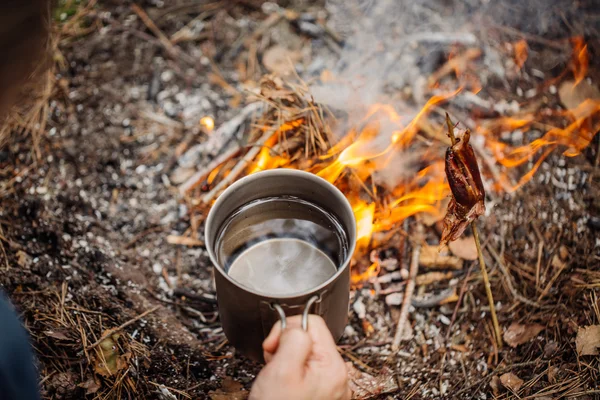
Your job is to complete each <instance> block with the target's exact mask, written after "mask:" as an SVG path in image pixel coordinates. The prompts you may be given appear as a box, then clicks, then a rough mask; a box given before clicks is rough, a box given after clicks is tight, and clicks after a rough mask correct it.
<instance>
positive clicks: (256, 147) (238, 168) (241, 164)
mask: <svg viewBox="0 0 600 400" xmlns="http://www.w3.org/2000/svg"><path fill="white" fill-rule="evenodd" d="M279 127H280V124H278V125H276V126H274V127H272V128H271V129H269V130H267V131H266V132H265V133H263V135H262V136H261V137H260V138H259V139H258V140H257V141H256V142H255V143H253V144H252V146H253V147H252V148H251V149H250V150H249V151H248V152H247V153H246V155H245V156H244V157H243V158H242V159H241V160H240V161H238V163H237V164H236V165H235V167H233V169H232V170H231V171H230V172H229V175H227V176H226V177H225V178H223V179H222V180H221V182H219V183H218V184H217V185H216V186H215V187H214V188H213V189H212V190H211V191H210V192H208V193H206V195H204V197H203V198H202V202H204V203H205V204H208V203H210V202H211V201H212V200H213V199H214V198H215V196H217V194H219V192H221V190H223V189H224V188H225V187H226V186H227V185H230V184H231V183H232V182H233V181H234V180H235V179H236V178H237V177H238V175H239V174H241V173H242V171H243V170H244V168H246V166H247V165H248V164H249V163H250V161H252V160H253V159H254V157H256V156H257V155H258V153H259V152H260V150H261V148H262V146H263V145H264V144H265V142H266V141H267V140H269V138H270V137H271V136H273V135H274V134H275V133H276V132H277V130H278V129H279Z"/></svg>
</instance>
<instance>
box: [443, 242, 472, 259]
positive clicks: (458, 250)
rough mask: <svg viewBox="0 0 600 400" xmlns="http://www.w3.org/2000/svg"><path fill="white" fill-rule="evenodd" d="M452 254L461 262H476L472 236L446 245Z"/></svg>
mask: <svg viewBox="0 0 600 400" xmlns="http://www.w3.org/2000/svg"><path fill="white" fill-rule="evenodd" d="M448 247H449V248H450V251H451V252H452V254H454V255H455V256H457V257H460V258H462V259H463V260H468V261H473V260H477V245H476V244H475V239H474V238H473V236H465V237H460V238H458V239H456V240H454V241H452V242H449V243H448Z"/></svg>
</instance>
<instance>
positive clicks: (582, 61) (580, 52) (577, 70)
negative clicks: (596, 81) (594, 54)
mask: <svg viewBox="0 0 600 400" xmlns="http://www.w3.org/2000/svg"><path fill="white" fill-rule="evenodd" d="M571 43H572V44H573V57H572V58H573V61H572V68H573V77H574V78H575V85H577V84H578V83H579V82H581V81H582V80H583V79H584V78H585V77H586V75H587V71H588V67H589V58H588V52H587V44H585V42H584V40H583V38H582V37H581V36H578V37H575V38H573V39H572V40H571Z"/></svg>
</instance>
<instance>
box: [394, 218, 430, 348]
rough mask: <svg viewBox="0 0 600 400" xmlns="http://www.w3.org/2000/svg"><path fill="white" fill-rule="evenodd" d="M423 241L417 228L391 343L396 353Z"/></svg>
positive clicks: (420, 230) (413, 286)
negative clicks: (406, 280)
mask: <svg viewBox="0 0 600 400" xmlns="http://www.w3.org/2000/svg"><path fill="white" fill-rule="evenodd" d="M422 239H423V226H422V225H420V224H419V225H418V226H417V238H416V240H415V247H414V248H413V252H412V257H411V260H410V271H409V275H408V282H407V284H406V291H405V292H404V300H403V301H402V308H401V309H400V317H399V318H398V325H396V334H395V335H394V341H393V342H392V350H393V351H398V349H399V348H400V342H401V341H402V335H403V333H404V325H405V324H406V320H407V319H408V307H409V305H410V303H411V299H412V295H413V292H414V290H415V278H416V276H417V272H418V270H419V255H420V252H421V241H422Z"/></svg>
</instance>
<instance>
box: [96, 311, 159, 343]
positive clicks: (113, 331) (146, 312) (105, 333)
mask: <svg viewBox="0 0 600 400" xmlns="http://www.w3.org/2000/svg"><path fill="white" fill-rule="evenodd" d="M159 308H160V306H156V307H154V308H151V309H149V310H147V311H144V312H143V313H141V314H140V315H138V316H137V317H135V318H133V319H130V320H129V321H127V322H125V323H124V324H122V325H120V326H118V327H116V328H111V329H108V330H107V331H105V332H104V333H103V334H102V336H100V339H98V340H96V341H95V342H94V343H93V344H91V345H89V346H88V347H86V348H85V350H86V351H90V350H93V349H94V348H96V347H97V346H98V345H99V344H100V343H102V342H103V341H104V340H106V339H107V338H108V337H110V336H112V335H114V334H115V333H117V332H119V331H121V330H123V329H125V328H127V327H128V326H129V325H131V324H134V323H136V322H137V321H139V320H140V319H142V318H144V317H145V316H146V315H148V314H152V313H153V312H154V311H156V310H158V309H159Z"/></svg>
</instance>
